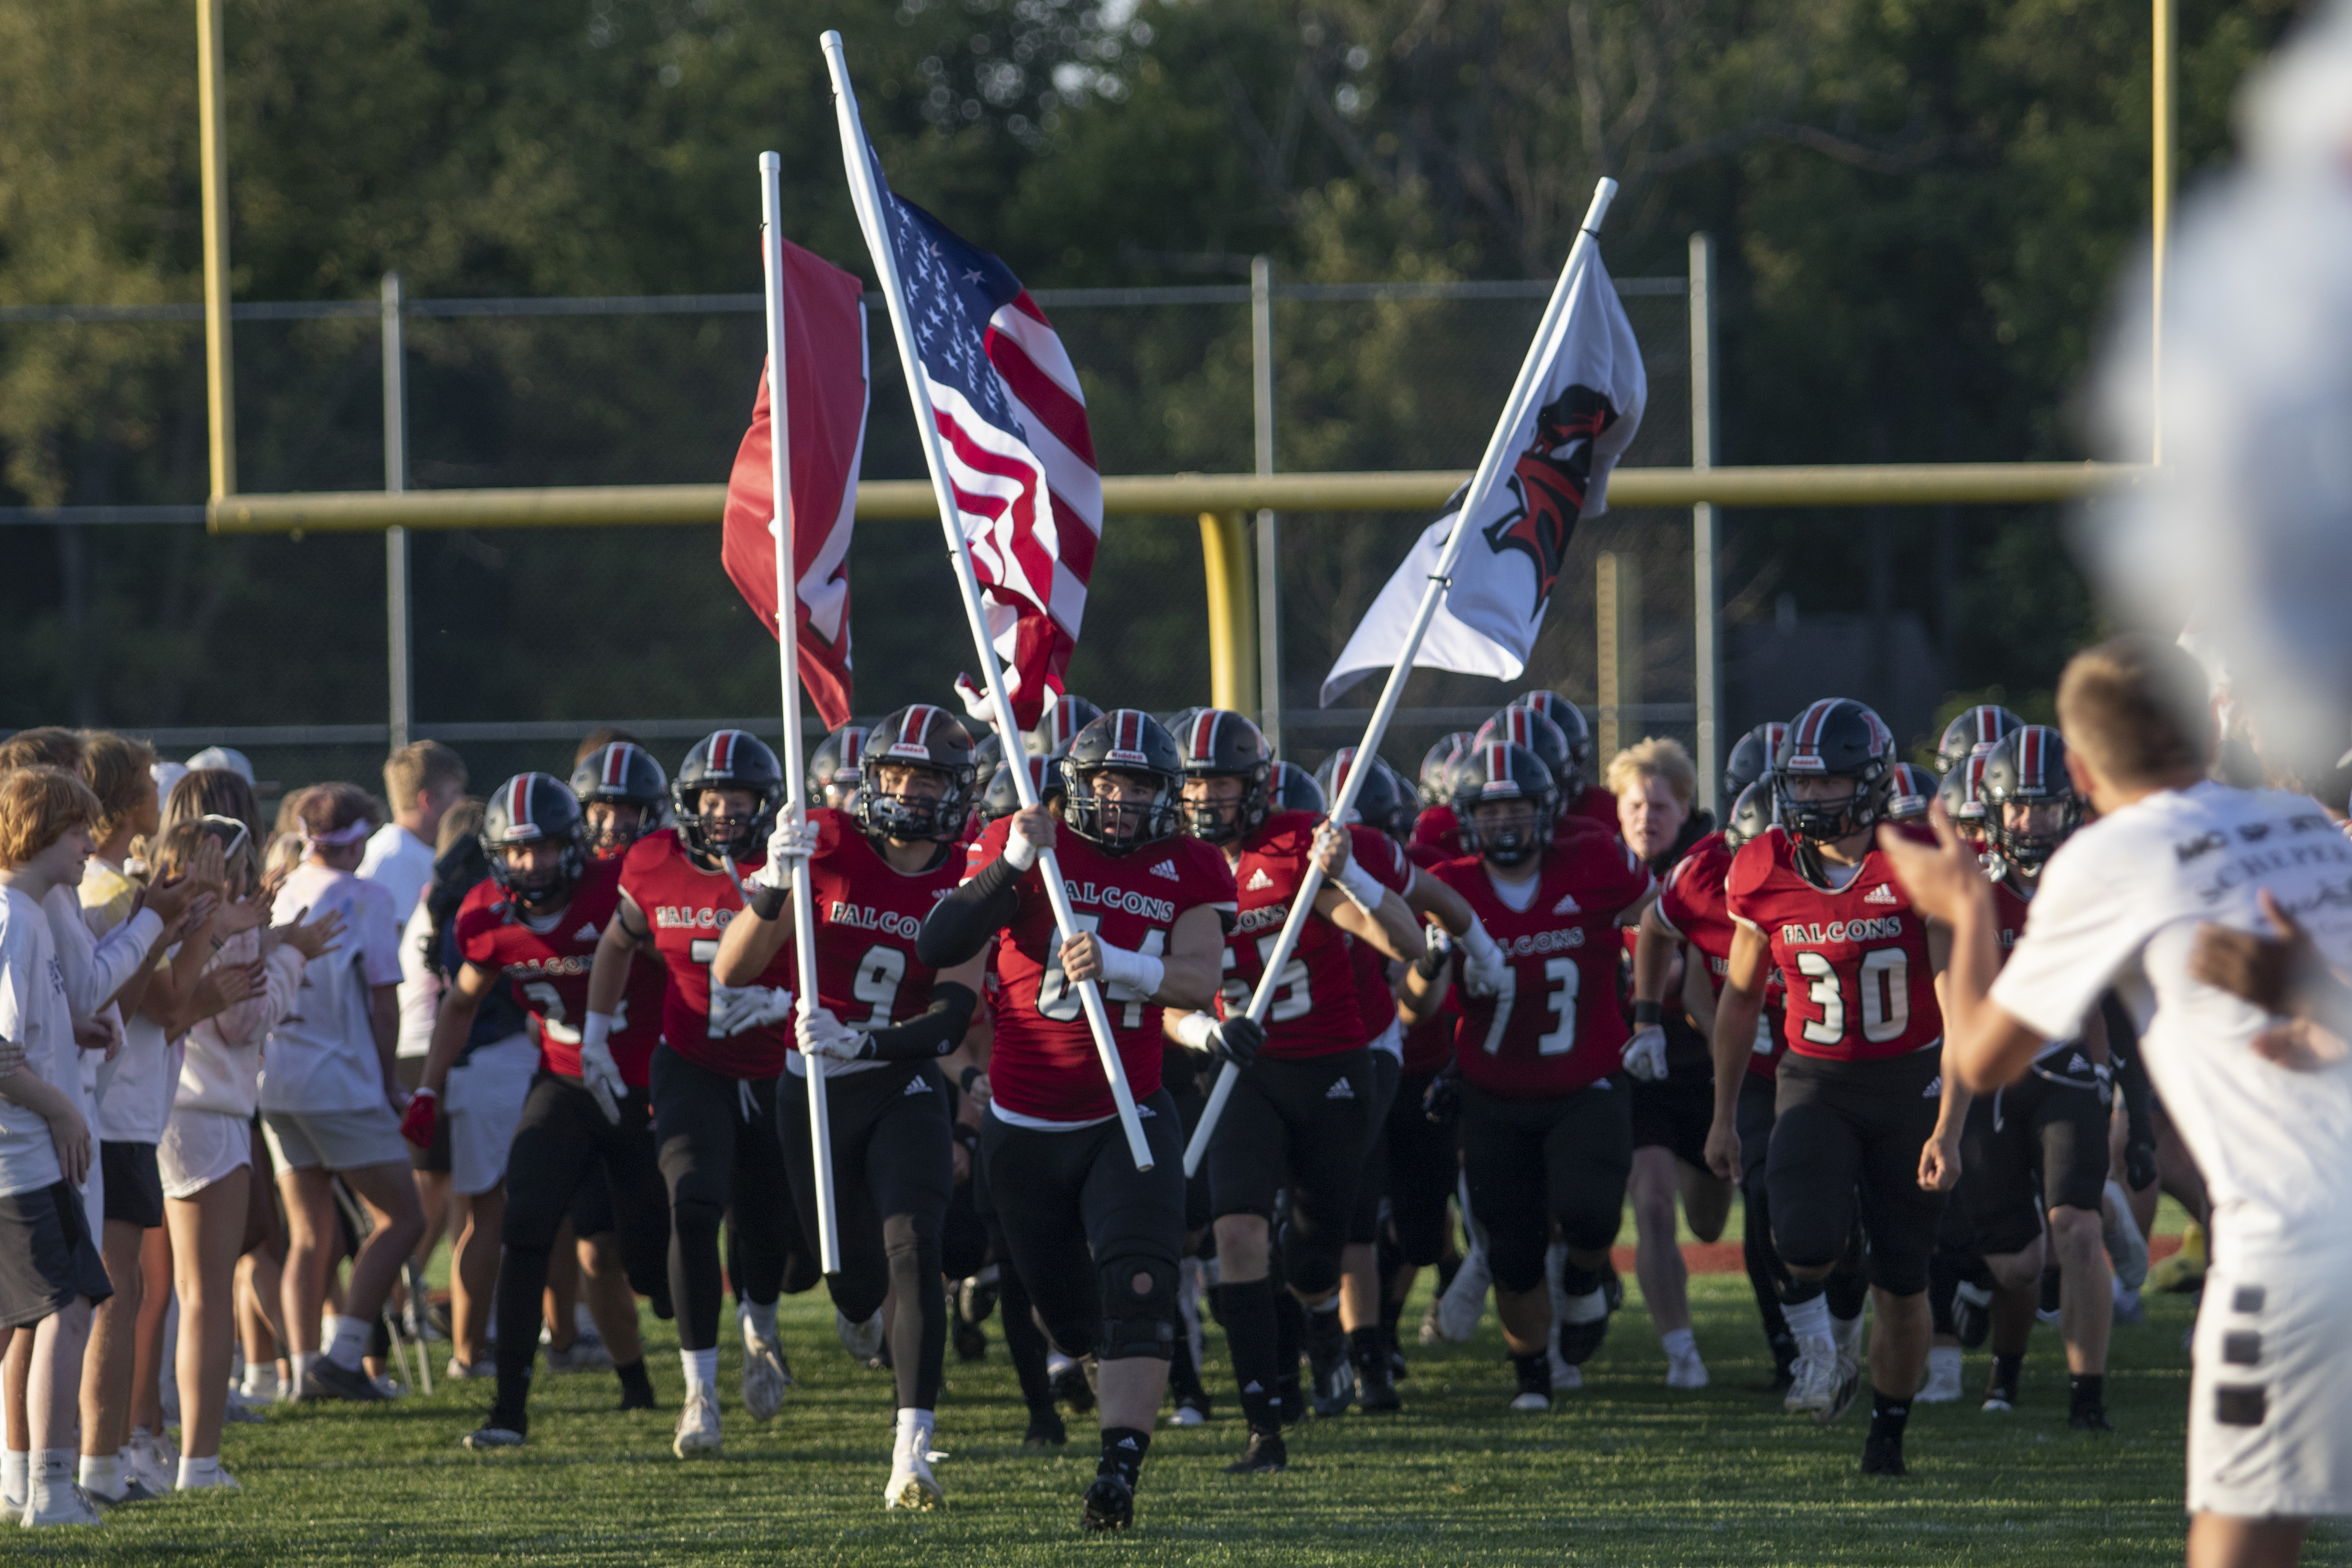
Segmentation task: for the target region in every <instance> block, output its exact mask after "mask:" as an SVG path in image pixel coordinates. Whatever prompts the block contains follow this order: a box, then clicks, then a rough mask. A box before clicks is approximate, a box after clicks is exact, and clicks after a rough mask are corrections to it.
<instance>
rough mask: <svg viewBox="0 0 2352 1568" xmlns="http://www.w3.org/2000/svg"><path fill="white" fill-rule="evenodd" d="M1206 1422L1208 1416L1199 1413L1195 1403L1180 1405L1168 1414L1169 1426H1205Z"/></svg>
mask: <svg viewBox="0 0 2352 1568" xmlns="http://www.w3.org/2000/svg"><path fill="white" fill-rule="evenodd" d="M1208 1424H1209V1418H1208V1417H1207V1416H1206V1415H1202V1413H1201V1407H1200V1406H1199V1405H1178V1406H1177V1407H1176V1408H1175V1409H1174V1410H1173V1411H1171V1412H1170V1414H1169V1416H1168V1425H1170V1426H1207V1425H1208Z"/></svg>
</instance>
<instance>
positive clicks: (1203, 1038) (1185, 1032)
mask: <svg viewBox="0 0 2352 1568" xmlns="http://www.w3.org/2000/svg"><path fill="white" fill-rule="evenodd" d="M1173 1032H1174V1034H1175V1036H1176V1043H1177V1044H1178V1045H1180V1046H1181V1047H1184V1048H1185V1049H1186V1050H1188V1051H1205V1050H1207V1049H1208V1048H1209V1042H1210V1041H1211V1040H1213V1039H1214V1038H1215V1037H1216V1033H1217V1021H1216V1020H1215V1019H1214V1018H1213V1017H1211V1016H1209V1015H1208V1014H1206V1013H1187V1014H1185V1015H1184V1016H1182V1017H1181V1018H1179V1019H1177V1020H1176V1027H1175V1029H1174V1031H1173Z"/></svg>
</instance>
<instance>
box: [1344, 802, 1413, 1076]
mask: <svg viewBox="0 0 2352 1568" xmlns="http://www.w3.org/2000/svg"><path fill="white" fill-rule="evenodd" d="M1348 833H1349V839H1350V843H1349V852H1350V853H1351V854H1353V855H1354V856H1355V858H1356V860H1357V862H1358V863H1359V864H1360V865H1361V866H1362V867H1363V868H1364V869H1366V870H1367V871H1370V873H1371V874H1372V875H1373V876H1374V877H1377V878H1378V879H1380V884H1381V887H1383V888H1386V889H1389V890H1390V891H1391V892H1392V893H1395V894H1396V895H1397V896H1398V897H1400V898H1402V897H1403V896H1404V892H1405V889H1408V888H1411V887H1412V861H1410V860H1408V859H1406V858H1404V851H1403V850H1402V849H1401V848H1399V847H1397V841H1396V840H1395V839H1393V838H1391V837H1389V836H1388V835H1387V834H1385V833H1382V832H1381V830H1380V829H1379V828H1377V827H1351V828H1349V829H1348ZM1348 962H1349V967H1351V968H1352V969H1353V970H1354V971H1355V973H1356V1013H1357V1016H1358V1017H1359V1018H1360V1021H1361V1022H1362V1024H1363V1026H1364V1044H1366V1045H1368V1046H1369V1045H1370V1044H1371V1043H1372V1042H1373V1041H1374V1040H1377V1039H1379V1038H1380V1037H1381V1036H1382V1035H1385V1034H1387V1033H1388V1032H1389V1026H1390V1025H1391V1024H1393V1023H1395V1022H1396V1021H1397V1009H1396V993H1395V991H1393V990H1391V988H1390V985H1389V955H1388V954H1387V953H1385V952H1381V950H1380V949H1379V948H1377V947H1374V946H1373V945H1372V944H1371V943H1370V942H1365V941H1362V940H1361V939H1360V938H1357V937H1354V936H1350V937H1349V938H1348Z"/></svg>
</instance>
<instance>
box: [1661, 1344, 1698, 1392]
mask: <svg viewBox="0 0 2352 1568" xmlns="http://www.w3.org/2000/svg"><path fill="white" fill-rule="evenodd" d="M1666 1386H1667V1387H1668V1388H1705V1387H1706V1363H1705V1362H1704V1361H1701V1360H1700V1359H1699V1354H1698V1351H1697V1350H1696V1348H1694V1349H1692V1350H1691V1351H1690V1352H1688V1353H1686V1354H1684V1355H1677V1356H1668V1357H1667V1358H1666Z"/></svg>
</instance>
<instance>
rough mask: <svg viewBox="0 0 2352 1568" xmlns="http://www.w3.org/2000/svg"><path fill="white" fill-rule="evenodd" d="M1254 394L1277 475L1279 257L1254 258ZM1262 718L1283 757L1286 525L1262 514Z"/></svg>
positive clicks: (1258, 438)
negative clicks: (1276, 289) (1276, 305)
mask: <svg viewBox="0 0 2352 1568" xmlns="http://www.w3.org/2000/svg"><path fill="white" fill-rule="evenodd" d="M1250 391H1251V395H1252V401H1253V402H1254V403H1255V405H1256V410H1255V411H1256V416H1257V417H1256V423H1255V441H1254V443H1253V444H1254V446H1255V448H1256V455H1257V463H1256V471H1257V472H1258V473H1261V474H1271V473H1272V472H1274V258H1272V257H1269V256H1254V257H1252V258H1250ZM1257 716H1258V724H1259V726H1260V727H1261V728H1262V729H1264V730H1265V738H1266V742H1267V743H1268V744H1270V745H1271V746H1273V748H1274V753H1275V755H1276V756H1280V755H1282V525H1281V524H1280V523H1279V522H1278V521H1276V519H1275V515H1274V513H1273V512H1271V511H1260V512H1259V513H1258V514H1257Z"/></svg>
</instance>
